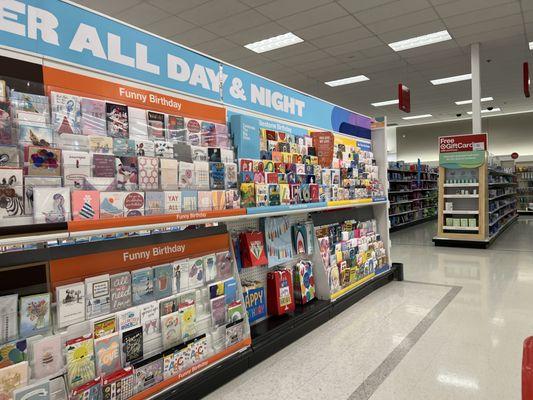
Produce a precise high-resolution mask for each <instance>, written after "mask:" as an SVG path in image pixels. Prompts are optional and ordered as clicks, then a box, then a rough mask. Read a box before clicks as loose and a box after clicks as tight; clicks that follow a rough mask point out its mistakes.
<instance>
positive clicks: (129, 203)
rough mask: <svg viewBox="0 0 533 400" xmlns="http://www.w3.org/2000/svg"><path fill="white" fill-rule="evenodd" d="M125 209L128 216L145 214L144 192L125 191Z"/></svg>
mask: <svg viewBox="0 0 533 400" xmlns="http://www.w3.org/2000/svg"><path fill="white" fill-rule="evenodd" d="M123 209H124V215H125V216H126V217H137V216H139V215H144V192H130V193H125V194H124V203H123Z"/></svg>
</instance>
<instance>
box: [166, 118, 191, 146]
mask: <svg viewBox="0 0 533 400" xmlns="http://www.w3.org/2000/svg"><path fill="white" fill-rule="evenodd" d="M167 139H168V140H171V141H180V142H186V141H187V129H185V119H184V118H183V117H178V116H176V115H168V116H167Z"/></svg>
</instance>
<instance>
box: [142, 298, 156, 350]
mask: <svg viewBox="0 0 533 400" xmlns="http://www.w3.org/2000/svg"><path fill="white" fill-rule="evenodd" d="M140 314H141V326H142V330H143V340H144V341H145V342H148V341H150V340H152V339H154V338H156V337H157V336H158V335H159V332H160V329H159V305H158V303H157V302H156V301H152V302H151V303H146V304H143V305H142V306H140Z"/></svg>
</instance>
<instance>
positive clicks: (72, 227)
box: [68, 208, 246, 232]
mask: <svg viewBox="0 0 533 400" xmlns="http://www.w3.org/2000/svg"><path fill="white" fill-rule="evenodd" d="M244 214H246V209H245V208H236V209H230V210H220V211H198V212H192V213H182V214H161V215H144V216H139V217H123V218H111V219H96V220H79V221H69V222H68V230H69V232H83V231H92V230H98V229H111V228H121V227H126V226H141V225H152V224H166V223H169V222H176V221H180V222H181V221H194V220H198V219H213V221H214V222H216V221H215V219H216V218H222V217H231V216H238V215H244ZM139 229H143V228H142V227H140V228H139Z"/></svg>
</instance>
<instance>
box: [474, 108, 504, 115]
mask: <svg viewBox="0 0 533 400" xmlns="http://www.w3.org/2000/svg"><path fill="white" fill-rule="evenodd" d="M498 111H501V108H500V107H494V108H493V109H492V110H487V109H486V108H485V109H484V110H481V114H487V113H493V112H498ZM466 113H467V114H468V115H472V111H467V112H466Z"/></svg>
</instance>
